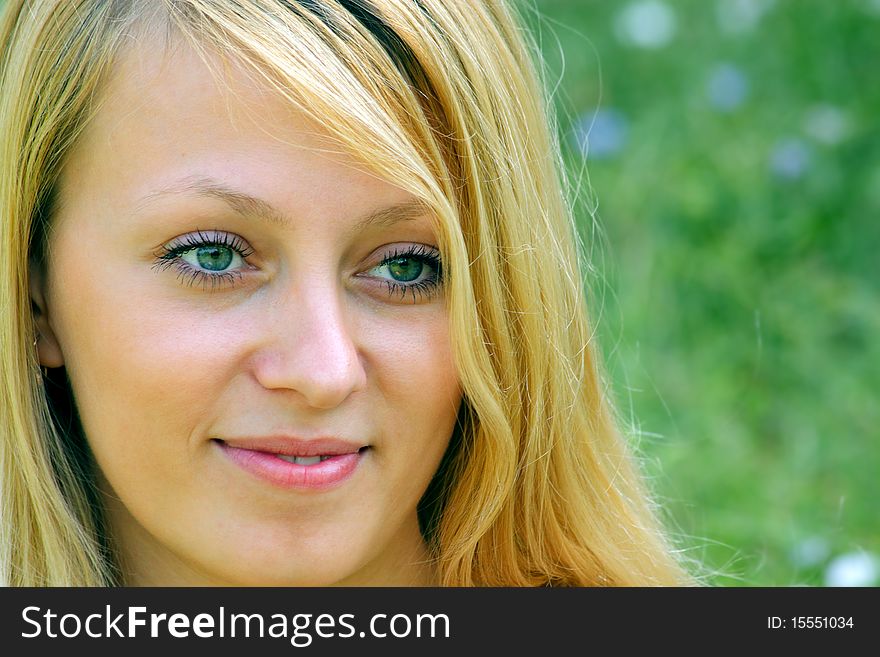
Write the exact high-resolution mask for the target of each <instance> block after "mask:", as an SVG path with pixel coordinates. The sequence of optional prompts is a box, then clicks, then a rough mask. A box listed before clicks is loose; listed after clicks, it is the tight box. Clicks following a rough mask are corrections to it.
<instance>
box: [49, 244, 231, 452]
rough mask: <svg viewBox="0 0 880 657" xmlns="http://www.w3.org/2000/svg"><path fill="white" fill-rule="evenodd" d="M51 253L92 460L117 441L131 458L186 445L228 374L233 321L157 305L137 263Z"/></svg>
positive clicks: (61, 325) (58, 326)
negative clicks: (211, 319) (208, 319)
mask: <svg viewBox="0 0 880 657" xmlns="http://www.w3.org/2000/svg"><path fill="white" fill-rule="evenodd" d="M57 253H58V258H57V261H56V265H57V270H58V271H59V272H63V274H64V275H63V276H58V277H57V279H56V282H55V285H54V286H53V292H54V294H53V297H54V303H53V310H54V312H53V315H54V317H53V323H54V328H55V330H56V334H57V337H58V340H59V343H60V345H61V348H62V352H63V354H64V361H65V367H66V368H67V373H68V376H69V377H70V380H71V384H72V387H73V391H74V395H75V397H76V404H77V409H78V411H79V414H80V418H81V420H82V423H83V428H84V430H85V433H86V435H87V436H88V438H89V442H90V444H91V445H92V448H93V451H95V455H96V457H97V458H98V460H99V462H101V463H102V464H103V463H104V462H105V461H108V460H109V459H111V458H113V456H112V455H114V454H120V453H121V450H119V449H118V448H119V447H120V446H124V448H125V449H124V452H125V453H126V454H127V455H129V458H143V457H145V456H146V455H148V454H149V456H150V457H151V458H154V457H155V456H156V455H157V453H159V454H161V452H162V450H171V449H177V450H179V449H182V448H184V447H185V446H186V436H187V435H188V434H191V433H192V432H193V430H194V429H196V428H197V426H198V422H200V421H204V419H205V415H206V407H207V405H208V404H209V403H210V400H211V399H212V398H215V397H216V394H217V393H218V390H219V386H221V385H222V384H223V382H225V381H228V380H229V377H230V376H231V374H230V372H229V371H228V368H229V367H230V362H231V360H232V359H230V357H229V355H228V351H229V345H230V344H231V342H230V339H229V338H230V337H231V335H230V334H233V333H235V331H236V327H234V326H231V327H230V326H225V325H224V324H223V323H222V322H219V321H218V322H216V323H215V322H205V321H204V317H203V316H201V313H198V314H197V313H195V312H194V311H193V310H192V309H186V308H185V307H184V306H183V305H182V304H180V303H178V304H176V305H172V304H169V303H167V300H165V301H163V300H162V299H161V297H160V296H159V295H158V294H157V293H156V290H158V289H159V288H158V286H157V285H156V284H155V283H153V285H152V286H151V285H150V284H149V281H145V280H144V274H143V272H142V269H143V267H141V268H133V267H131V265H128V266H126V265H125V264H123V263H109V262H105V263H95V262H94V261H90V259H89V258H85V257H79V256H80V254H79V253H78V252H77V251H74V250H72V249H67V248H64V244H63V243H62V244H61V246H60V248H59V249H58V251H57ZM147 272H148V275H152V276H155V273H154V272H152V271H150V270H149V268H147ZM135 291H136V292H135ZM224 329H225V330H224ZM179 438H183V440H172V439H179ZM142 466H143V464H142Z"/></svg>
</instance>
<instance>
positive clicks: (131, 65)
mask: <svg viewBox="0 0 880 657" xmlns="http://www.w3.org/2000/svg"><path fill="white" fill-rule="evenodd" d="M208 57H209V59H208V61H207V63H206V61H204V60H203V59H202V58H201V56H200V55H199V54H198V53H196V52H195V51H194V50H193V49H192V48H190V47H189V46H187V45H186V44H185V43H183V42H182V41H180V40H176V41H174V40H173V41H169V42H164V41H161V40H158V39H156V38H150V37H143V38H142V39H139V41H138V42H136V43H135V44H134V45H132V46H131V47H129V48H127V49H126V50H125V52H123V53H122V54H121V55H120V57H119V59H118V61H117V62H116V64H115V66H114V68H113V70H112V72H111V75H110V76H109V78H108V80H107V83H106V85H105V87H104V89H103V90H102V92H101V94H100V97H99V104H98V110H97V112H96V113H95V115H94V116H93V118H92V120H91V121H90V122H89V124H88V125H87V126H86V129H85V131H84V133H83V134H82V136H81V138H80V140H79V141H78V142H77V144H76V145H75V146H74V148H73V150H72V151H71V153H70V154H69V156H68V159H67V162H66V166H65V169H64V174H63V176H62V185H61V192H62V196H68V195H70V194H73V195H75V194H76V193H77V191H78V190H80V189H94V188H95V186H97V187H100V188H102V189H103V191H102V194H107V193H109V194H110V196H111V197H113V196H115V197H116V198H108V199H107V201H115V202H120V203H121V202H123V201H124V199H123V198H121V195H122V193H123V192H125V193H127V194H129V196H130V198H129V199H128V200H131V198H133V197H135V196H138V197H140V196H143V195H145V194H148V193H149V192H150V190H152V189H155V188H157V187H165V186H167V185H168V184H170V183H171V182H172V181H173V180H179V179H181V178H185V177H192V176H194V175H198V176H201V177H209V178H215V179H218V180H227V181H234V182H236V183H241V184H245V185H247V184H248V183H251V184H252V185H253V186H254V187H255V189H254V191H255V192H257V191H260V190H259V189H257V188H259V187H260V186H261V185H264V183H265V180H264V179H265V176H266V172H267V170H269V171H272V172H273V173H275V174H276V175H277V173H278V171H279V169H281V170H284V171H286V172H288V175H287V176H285V177H286V179H287V184H288V185H290V186H292V187H293V186H299V187H301V188H302V189H301V191H303V192H308V191H309V190H312V193H313V192H314V189H315V183H317V182H319V181H321V180H326V179H327V177H328V176H338V175H343V174H344V175H345V176H347V177H350V176H360V177H367V178H371V179H372V178H373V177H372V176H369V175H368V174H366V173H365V172H364V169H365V167H363V166H361V165H360V163H357V162H355V161H354V160H353V158H352V157H351V156H350V155H348V154H346V153H344V152H343V150H342V148H341V147H340V145H339V144H338V143H337V142H334V141H333V140H332V139H331V138H330V136H329V134H328V133H327V132H326V131H325V130H324V129H323V128H321V126H319V125H317V124H316V123H314V122H313V121H311V120H310V119H308V117H306V116H305V115H304V114H303V113H302V112H300V111H298V110H297V109H296V108H295V107H293V105H292V104H291V102H290V101H288V100H287V99H285V98H283V97H282V96H281V95H280V94H279V93H278V92H277V91H275V90H273V89H272V88H270V87H269V86H268V85H267V84H263V83H262V82H259V81H257V80H256V79H255V75H254V74H249V73H247V72H246V71H245V70H244V68H243V65H241V64H238V63H236V62H234V61H231V60H224V59H221V58H219V57H216V56H214V57H212V56H210V55H208ZM249 172H250V173H249ZM249 177H250V178H252V179H251V180H248V178H249ZM261 179H263V182H262V183H261ZM107 188H112V189H107ZM263 191H266V192H268V191H271V190H263Z"/></svg>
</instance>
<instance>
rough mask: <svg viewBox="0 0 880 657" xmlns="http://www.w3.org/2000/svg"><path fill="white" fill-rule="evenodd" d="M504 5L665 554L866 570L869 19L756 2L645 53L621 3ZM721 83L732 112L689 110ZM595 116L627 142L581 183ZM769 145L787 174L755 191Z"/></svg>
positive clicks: (814, 3)
mask: <svg viewBox="0 0 880 657" xmlns="http://www.w3.org/2000/svg"><path fill="white" fill-rule="evenodd" d="M722 1H723V0H722ZM521 4H523V5H525V7H526V9H525V13H526V14H527V15H528V18H527V20H528V22H529V24H530V26H531V27H532V29H534V30H535V31H536V33H537V35H538V37H539V39H540V42H541V48H542V51H543V54H544V58H545V60H546V62H547V69H548V75H547V77H548V83H549V85H550V86H557V89H556V93H555V94H554V102H555V104H556V106H557V109H558V110H559V115H560V135H561V139H562V141H563V144H564V147H565V148H564V150H565V156H566V159H567V161H568V163H569V165H570V166H569V168H570V171H571V176H572V177H573V180H574V182H575V183H578V182H580V184H581V186H582V190H581V200H582V203H581V206H580V209H579V221H580V224H581V226H582V228H583V233H584V235H585V238H586V241H587V244H588V247H589V250H590V252H591V254H592V260H593V265H594V268H595V272H594V273H593V274H592V276H591V282H592V284H593V287H594V289H595V290H596V293H595V300H594V305H595V306H596V308H594V315H595V316H596V317H598V319H599V326H598V329H599V335H600V341H601V346H602V349H603V350H604V353H605V356H606V360H607V367H608V370H609V373H610V376H611V379H612V380H613V385H614V390H615V397H616V400H617V403H618V406H619V407H620V409H621V411H622V413H623V415H624V417H625V418H627V420H628V422H629V423H630V424H631V425H632V426H631V429H632V432H633V435H634V438H635V440H636V441H637V442H638V444H639V447H640V449H641V452H642V455H643V457H644V460H645V468H646V471H647V473H648V475H649V477H650V480H651V484H652V486H653V488H654V490H655V491H656V492H657V494H658V496H659V497H660V499H661V501H662V505H663V507H664V508H665V509H666V511H667V513H668V515H669V519H670V525H671V526H672V527H673V528H674V529H675V531H676V533H678V534H680V540H679V543H680V545H681V547H683V548H685V549H686V550H687V553H688V554H689V555H690V556H691V557H693V558H695V559H697V560H698V561H700V562H702V564H703V565H704V567H705V568H706V570H707V571H708V572H709V573H710V576H709V579H708V581H709V582H710V583H712V584H717V585H749V586H755V585H763V586H778V585H795V584H805V585H822V584H823V583H824V582H825V579H824V573H825V572H826V569H827V568H828V565H829V564H830V563H831V561H832V560H833V559H834V558H835V557H837V556H839V555H841V554H845V553H849V552H853V551H867V552H868V553H871V554H874V555H876V554H878V553H880V514H878V510H877V501H878V493H880V485H878V473H880V445H878V438H880V435H878V434H880V431H878V426H880V402H878V395H880V339H878V337H880V294H878V292H880V290H878V288H880V266H878V263H880V253H878V251H880V221H878V218H880V134H878V130H877V126H878V118H880V117H878V112H880V2H874V1H873V0H864V1H862V0H798V1H794V0H787V1H786V0H778V1H776V2H763V3H754V2H753V3H751V4H752V5H755V6H757V5H758V4H761V5H762V6H763V7H764V9H766V11H765V12H764V14H763V16H762V17H761V18H760V20H758V21H756V22H755V24H754V26H753V27H752V28H751V29H746V30H742V31H739V32H733V33H732V32H730V31H729V30H726V29H725V27H724V24H723V20H722V14H721V13H719V4H720V3H719V2H716V1H715V0H680V1H675V0H667V2H665V3H663V4H665V6H666V7H667V8H668V9H671V10H672V13H673V15H674V17H675V19H676V20H675V26H676V29H675V31H674V34H673V36H672V39H671V40H670V41H669V42H668V43H667V44H666V45H664V46H662V47H658V48H653V49H646V48H637V47H633V46H631V45H626V44H625V43H622V42H621V39H620V38H619V37H618V30H617V29H616V27H615V26H616V24H617V22H618V20H619V18H618V17H619V16H620V14H621V12H622V11H624V10H625V9H626V7H627V6H628V5H629V4H631V3H628V2H619V1H612V0H533V1H530V2H524V3H521ZM731 4H735V2H733V1H731V2H729V3H728V8H729V5H731ZM740 4H743V3H740ZM745 4H749V3H748V2H745ZM752 8H754V6H753V7H752ZM747 9H748V7H747ZM535 10H537V14H536V13H535ZM563 62H564V66H563ZM722 63H726V64H728V65H732V66H735V67H736V68H737V69H738V70H739V71H740V72H741V74H742V75H743V77H744V79H745V80H746V81H747V83H748V93H747V94H746V96H745V99H744V101H743V102H742V104H741V105H739V106H738V107H736V108H735V109H733V110H731V111H727V112H725V111H719V110H718V109H715V108H713V107H712V105H711V103H710V102H709V98H708V94H707V85H708V84H709V82H708V81H709V79H710V78H711V75H712V72H713V71H714V70H715V67H716V66H718V65H719V64H722ZM817 105H824V106H832V107H833V108H835V110H836V111H837V112H838V116H843V117H844V118H845V119H846V121H845V123H846V126H845V127H846V129H845V130H844V131H843V132H844V134H843V136H842V137H840V138H839V139H837V140H835V141H836V143H827V142H825V141H822V140H821V139H816V138H814V137H811V135H810V131H809V129H808V127H807V126H805V121H807V119H808V117H809V113H810V111H811V109H812V108H815V107H816V106H817ZM597 107H601V108H606V109H607V108H613V109H614V110H615V111H617V112H619V113H620V115H621V116H623V117H625V120H626V121H627V124H628V132H627V137H626V141H625V143H624V144H623V145H622V147H621V148H620V150H619V151H618V152H617V153H616V154H613V155H612V156H610V157H604V158H595V159H593V158H591V157H587V158H586V172H584V171H583V168H584V157H583V154H582V152H581V151H580V150H579V149H578V148H577V145H576V140H575V139H573V133H574V131H575V130H576V126H577V122H578V121H579V120H581V121H583V120H585V119H584V117H587V120H588V119H589V117H591V116H592V115H593V113H594V111H595V110H596V108H597ZM784 140H796V141H797V143H798V144H799V145H800V148H801V149H802V150H803V151H804V152H806V154H807V156H808V160H807V164H806V166H805V168H804V171H803V174H802V175H801V176H799V177H794V178H784V177H779V176H777V175H774V173H773V171H772V167H771V165H770V161H771V159H772V158H773V153H774V149H776V148H777V147H778V146H779V144H780V143H781V142H783V141H784ZM596 201H597V202H598V212H597V214H596V219H595V221H594V219H593V218H591V215H590V212H588V210H587V208H589V207H590V206H592V205H593V204H594V203H595V202H596ZM875 583H876V582H875Z"/></svg>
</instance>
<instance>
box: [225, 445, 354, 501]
mask: <svg viewBox="0 0 880 657" xmlns="http://www.w3.org/2000/svg"><path fill="white" fill-rule="evenodd" d="M218 444H219V445H220V446H221V448H222V449H223V451H224V452H226V454H227V456H229V458H231V459H232V460H233V461H234V462H235V463H236V464H237V465H238V466H239V467H241V468H242V469H243V470H246V471H248V472H250V473H251V474H253V475H256V476H257V477H259V478H261V479H263V480H264V481H268V482H269V483H270V484H274V485H275V486H279V487H280V488H293V489H300V490H326V489H329V488H334V487H335V486H338V485H340V484H341V483H342V482H344V481H345V480H346V479H348V478H349V477H351V475H352V474H354V471H355V470H356V469H357V467H358V464H360V461H361V457H362V456H363V454H364V453H365V452H366V451H367V450H366V449H362V450H360V451H357V452H352V453H351V454H338V455H335V456H331V457H330V458H329V459H326V460H324V461H321V462H320V463H315V464H314V465H299V464H298V463H291V462H290V461H285V460H284V459H280V458H278V457H277V456H276V455H275V454H269V453H267V452H256V451H253V450H250V449H241V448H240V447H230V446H229V445H227V444H226V443H224V442H220V441H218Z"/></svg>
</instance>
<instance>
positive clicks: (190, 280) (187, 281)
mask: <svg viewBox="0 0 880 657" xmlns="http://www.w3.org/2000/svg"><path fill="white" fill-rule="evenodd" d="M202 246H222V247H225V248H229V249H232V250H233V251H235V252H236V253H237V254H238V255H240V256H241V258H242V259H244V258H247V257H248V256H250V255H252V254H253V252H254V251H253V249H251V248H249V247H248V246H247V245H245V243H244V240H242V239H241V238H240V237H238V236H237V235H231V234H229V233H219V232H218V233H215V234H214V236H213V237H212V236H210V235H207V234H206V233H203V232H202V231H200V230H196V232H195V234H190V235H185V236H184V237H182V238H180V240H179V241H178V242H172V243H171V244H168V245H165V246H162V248H161V251H160V253H159V254H158V255H157V256H156V261H155V262H154V263H153V267H154V268H155V269H156V270H158V271H165V270H166V269H169V268H170V267H176V268H177V280H179V281H180V282H181V283H183V284H184V285H187V286H188V287H192V286H194V285H196V284H200V285H201V286H202V289H203V290H207V288H208V285H210V286H211V291H212V292H213V291H214V290H215V289H216V288H217V286H218V285H221V284H223V283H229V284H230V285H235V281H236V279H238V280H241V272H240V271H238V270H235V271H224V272H215V273H210V272H207V271H203V270H201V269H196V268H195V267H192V266H191V265H189V264H187V263H186V262H184V261H183V260H182V259H181V256H182V255H183V254H184V253H187V252H189V251H192V250H193V249H197V248H199V247H202Z"/></svg>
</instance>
